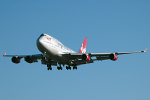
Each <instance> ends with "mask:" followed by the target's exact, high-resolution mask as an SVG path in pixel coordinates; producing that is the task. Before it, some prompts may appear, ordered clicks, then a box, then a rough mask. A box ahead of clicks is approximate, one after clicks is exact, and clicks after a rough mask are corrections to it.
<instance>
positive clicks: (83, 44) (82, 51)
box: [79, 38, 87, 53]
mask: <svg viewBox="0 0 150 100" xmlns="http://www.w3.org/2000/svg"><path fill="white" fill-rule="evenodd" d="M86 47H87V38H85V39H84V41H83V43H82V46H81V48H80V50H79V53H86Z"/></svg>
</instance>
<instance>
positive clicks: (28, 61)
mask: <svg viewBox="0 0 150 100" xmlns="http://www.w3.org/2000/svg"><path fill="white" fill-rule="evenodd" d="M24 59H25V61H26V62H27V63H33V57H31V56H27V57H25V58H24Z"/></svg>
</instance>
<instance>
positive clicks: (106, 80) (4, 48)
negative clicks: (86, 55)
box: [0, 0, 150, 100]
mask: <svg viewBox="0 0 150 100" xmlns="http://www.w3.org/2000/svg"><path fill="white" fill-rule="evenodd" d="M149 5H150V1H149V0H138V1H137V0H113V1H112V0H105V1H101V0H74V1H70V0H57V1H56V0H32V1H27V0H21V1H20V0H13V1H12V0H4V1H3V0H1V3H0V34H1V37H0V46H1V48H0V54H1V56H0V100H35V99H36V100H41V99H42V100H50V99H51V100H60V99H61V100H91V99H92V100H149V99H150V95H149V94H150V61H149V60H150V58H149V57H150V53H149V48H150V45H149V43H150V40H149V37H150V12H149V11H150V6H149ZM41 33H46V34H49V35H51V36H53V37H55V38H57V39H58V40H60V41H61V42H62V43H63V44H64V45H66V46H68V47H69V48H71V49H73V50H75V51H78V50H79V48H80V46H81V43H82V42H83V39H84V37H88V48H87V52H93V53H98V52H101V53H104V52H124V51H140V50H144V49H145V48H148V51H147V52H146V53H141V54H132V55H123V56H119V58H118V60H117V61H115V62H114V61H110V60H107V61H98V62H95V63H93V64H87V65H82V66H79V67H78V70H71V71H67V70H66V69H63V70H62V71H58V70H57V69H56V67H53V70H52V71H47V68H46V66H45V65H41V62H40V61H39V62H38V63H33V64H28V63H26V62H25V61H24V60H23V59H22V60H21V63H20V64H14V63H12V62H11V58H4V57H3V56H2V55H3V53H4V52H6V53H7V54H39V53H40V52H39V51H38V49H37V47H36V39H37V38H38V37H39V35H40V34H41Z"/></svg>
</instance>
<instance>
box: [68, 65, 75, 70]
mask: <svg viewBox="0 0 150 100" xmlns="http://www.w3.org/2000/svg"><path fill="white" fill-rule="evenodd" d="M66 69H67V70H71V67H70V66H66ZM74 69H76V70H77V66H73V70H74Z"/></svg>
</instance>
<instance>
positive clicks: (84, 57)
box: [82, 54, 90, 61]
mask: <svg viewBox="0 0 150 100" xmlns="http://www.w3.org/2000/svg"><path fill="white" fill-rule="evenodd" d="M82 60H85V61H90V56H89V55H88V54H87V55H86V54H83V55H82Z"/></svg>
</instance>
